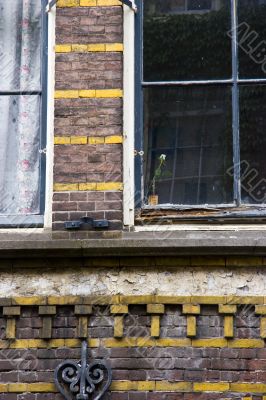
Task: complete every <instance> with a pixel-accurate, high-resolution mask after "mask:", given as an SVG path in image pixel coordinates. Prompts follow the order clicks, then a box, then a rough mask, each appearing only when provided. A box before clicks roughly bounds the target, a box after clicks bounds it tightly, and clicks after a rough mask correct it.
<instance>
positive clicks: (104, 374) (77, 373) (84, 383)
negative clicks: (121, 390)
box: [55, 340, 112, 400]
mask: <svg viewBox="0 0 266 400" xmlns="http://www.w3.org/2000/svg"><path fill="white" fill-rule="evenodd" d="M111 381H112V371H111V369H110V368H109V367H108V365H107V364H106V362H105V361H103V360H95V361H93V362H92V363H90V364H87V341H86V340H84V341H83V342H82V350H81V360H80V361H79V362H75V361H71V360H66V361H64V362H63V363H61V364H59V365H58V367H57V368H56V369H55V384H56V386H57V388H58V390H59V391H60V393H61V394H62V395H63V396H64V398H65V399H66V400H73V399H75V400H90V399H91V400H100V399H101V398H102V396H103V395H104V393H105V392H106V391H107V390H108V388H109V386H110V384H111Z"/></svg>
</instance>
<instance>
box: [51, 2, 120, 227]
mask: <svg viewBox="0 0 266 400" xmlns="http://www.w3.org/2000/svg"><path fill="white" fill-rule="evenodd" d="M122 37H123V17H122V7H121V3H119V2H118V1H110V0H108V1H103V0H102V1H99V2H98V3H96V0H95V1H82V0H81V1H68V0H62V1H59V2H58V7H57V13H56V66H55V68H56V93H55V97H56V100H55V149H54V197H53V228H54V229H62V228H63V222H64V221H67V220H72V219H79V218H80V217H82V216H91V217H93V218H99V219H102V218H106V219H108V220H109V221H110V229H121V226H122V225H121V221H122V192H121V190H122V181H123V177H122V134H123V128H122V86H123V84H122V59H123V43H122Z"/></svg>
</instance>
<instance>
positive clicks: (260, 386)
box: [230, 383, 266, 394]
mask: <svg viewBox="0 0 266 400" xmlns="http://www.w3.org/2000/svg"><path fill="white" fill-rule="evenodd" d="M230 391H231V392H237V393H238V392H240V393H245V392H247V393H249V392H251V393H264V394H265V393H266V384H265V383H230Z"/></svg>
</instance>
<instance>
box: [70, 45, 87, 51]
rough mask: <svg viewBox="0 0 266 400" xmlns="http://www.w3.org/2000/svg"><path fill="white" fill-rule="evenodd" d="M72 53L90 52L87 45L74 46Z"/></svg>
mask: <svg viewBox="0 0 266 400" xmlns="http://www.w3.org/2000/svg"><path fill="white" fill-rule="evenodd" d="M71 49H72V51H75V52H80V53H84V52H87V51H88V46H87V45H86V44H72V46H71Z"/></svg>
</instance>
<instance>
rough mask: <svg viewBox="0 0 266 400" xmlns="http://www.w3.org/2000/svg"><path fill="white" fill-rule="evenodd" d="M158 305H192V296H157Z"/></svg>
mask: <svg viewBox="0 0 266 400" xmlns="http://www.w3.org/2000/svg"><path fill="white" fill-rule="evenodd" d="M155 302H156V303H163V304H184V303H191V298H190V296H161V295H158V296H155Z"/></svg>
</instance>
